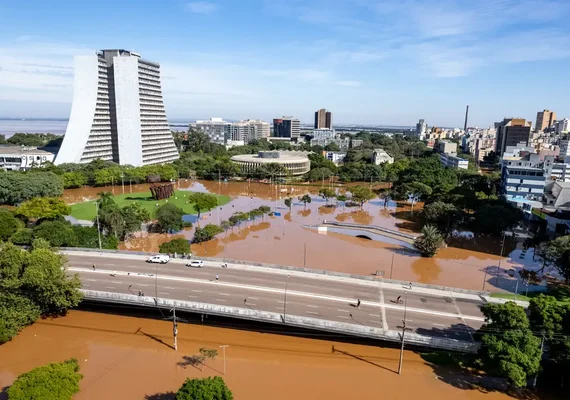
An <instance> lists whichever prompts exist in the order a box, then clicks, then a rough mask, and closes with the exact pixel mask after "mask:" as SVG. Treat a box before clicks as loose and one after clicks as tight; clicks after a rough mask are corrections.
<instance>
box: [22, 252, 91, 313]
mask: <svg viewBox="0 0 570 400" xmlns="http://www.w3.org/2000/svg"><path fill="white" fill-rule="evenodd" d="M65 262H66V259H65V257H64V256H63V255H61V254H58V253H55V252H53V251H51V250H49V249H45V248H35V249H33V250H32V251H31V252H30V253H29V256H28V258H27V261H26V265H25V267H24V272H23V274H22V289H23V290H24V291H25V292H26V293H27V294H28V296H29V297H30V298H31V299H32V300H33V301H34V303H36V304H37V305H38V306H39V307H40V309H41V311H42V313H43V314H63V313H65V312H66V310H67V309H68V308H71V307H76V306H77V305H78V304H79V302H80V301H81V293H80V292H79V290H78V289H79V288H80V287H81V282H80V281H79V277H78V276H77V275H73V276H68V274H67V272H66V270H65V268H64V265H65Z"/></svg>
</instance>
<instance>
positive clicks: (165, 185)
mask: <svg viewBox="0 0 570 400" xmlns="http://www.w3.org/2000/svg"><path fill="white" fill-rule="evenodd" d="M146 181H147V182H148V184H149V187H150V193H151V194H152V198H153V199H155V200H164V199H168V198H169V197H171V196H172V195H173V194H174V183H172V182H160V175H148V176H147V177H146Z"/></svg>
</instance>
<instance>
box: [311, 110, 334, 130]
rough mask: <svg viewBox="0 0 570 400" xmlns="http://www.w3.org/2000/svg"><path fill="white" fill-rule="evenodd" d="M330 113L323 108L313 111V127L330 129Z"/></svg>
mask: <svg viewBox="0 0 570 400" xmlns="http://www.w3.org/2000/svg"><path fill="white" fill-rule="evenodd" d="M332 128H333V126H332V113H331V112H330V111H327V110H326V109H325V108H321V109H320V110H319V111H315V129H332Z"/></svg>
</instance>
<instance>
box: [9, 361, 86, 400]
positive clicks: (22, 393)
mask: <svg viewBox="0 0 570 400" xmlns="http://www.w3.org/2000/svg"><path fill="white" fill-rule="evenodd" d="M82 378H83V375H82V374H81V373H80V372H79V363H78V362H77V360H76V359H73V358H72V359H69V360H66V361H64V362H61V363H51V364H47V365H44V366H41V367H37V368H34V369H33V370H31V371H29V372H26V373H24V374H22V375H20V376H19V377H18V378H17V379H16V380H15V381H14V383H13V384H12V386H10V387H9V388H8V398H9V399H10V400H40V399H41V400H71V399H72V398H73V396H74V395H75V394H76V393H78V392H79V382H80V381H81V379H82Z"/></svg>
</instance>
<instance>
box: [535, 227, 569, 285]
mask: <svg viewBox="0 0 570 400" xmlns="http://www.w3.org/2000/svg"><path fill="white" fill-rule="evenodd" d="M539 255H540V256H541V257H542V258H543V259H544V260H545V261H546V262H548V263H550V264H551V265H553V266H554V267H555V268H556V269H557V270H558V272H560V275H562V276H563V277H564V279H565V280H566V284H568V283H570V235H566V236H560V237H557V238H556V239H554V240H551V241H549V242H546V243H544V244H543V245H541V246H540V250H539Z"/></svg>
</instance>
